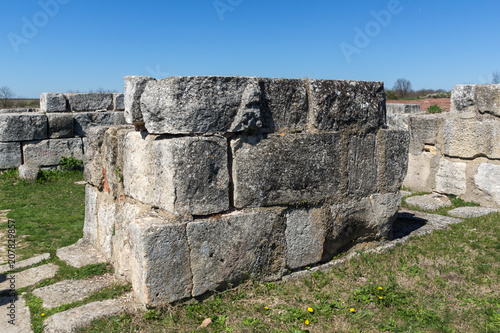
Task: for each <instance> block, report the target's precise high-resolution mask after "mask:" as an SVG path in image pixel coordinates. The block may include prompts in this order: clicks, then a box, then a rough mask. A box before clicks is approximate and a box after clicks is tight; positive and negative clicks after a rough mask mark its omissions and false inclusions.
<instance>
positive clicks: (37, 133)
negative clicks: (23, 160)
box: [0, 113, 47, 142]
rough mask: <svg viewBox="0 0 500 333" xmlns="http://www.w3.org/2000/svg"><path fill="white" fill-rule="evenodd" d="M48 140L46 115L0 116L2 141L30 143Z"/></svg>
mask: <svg viewBox="0 0 500 333" xmlns="http://www.w3.org/2000/svg"><path fill="white" fill-rule="evenodd" d="M46 138H47V116H46V115H44V114H41V113H27V114H22V113H5V114H0V141H4V142H7V141H29V140H43V139H46Z"/></svg>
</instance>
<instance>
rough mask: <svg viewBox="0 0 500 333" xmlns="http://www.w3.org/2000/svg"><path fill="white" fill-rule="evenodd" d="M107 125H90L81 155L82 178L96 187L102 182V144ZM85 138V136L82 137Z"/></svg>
mask: <svg viewBox="0 0 500 333" xmlns="http://www.w3.org/2000/svg"><path fill="white" fill-rule="evenodd" d="M108 128H109V127H107V126H96V127H91V128H89V130H88V133H87V138H86V139H87V143H86V145H85V146H86V149H85V154H84V156H83V163H84V169H83V178H84V179H85V181H86V182H87V183H89V184H91V185H93V186H95V187H97V188H102V186H103V184H104V171H103V170H104V164H103V160H102V144H103V141H104V134H105V133H106V131H107V130H108ZM84 139H85V138H84Z"/></svg>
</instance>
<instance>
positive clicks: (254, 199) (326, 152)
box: [231, 133, 341, 208]
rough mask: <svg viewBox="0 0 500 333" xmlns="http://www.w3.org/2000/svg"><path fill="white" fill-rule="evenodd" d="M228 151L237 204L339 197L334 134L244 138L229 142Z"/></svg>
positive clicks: (337, 147)
mask: <svg viewBox="0 0 500 333" xmlns="http://www.w3.org/2000/svg"><path fill="white" fill-rule="evenodd" d="M231 149H232V154H233V170H232V173H233V182H234V205H235V207H237V208H242V207H259V206H272V205H283V204H297V203H302V202H304V201H307V202H316V201H320V200H322V199H324V198H332V197H335V196H337V195H339V193H338V190H339V184H340V174H341V173H340V167H341V154H340V150H341V145H340V135H339V134H338V133H322V134H290V135H284V136H281V135H269V136H268V137H267V138H264V137H262V136H252V137H242V138H239V139H236V140H232V141H231Z"/></svg>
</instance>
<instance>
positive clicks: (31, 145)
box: [23, 138, 83, 166]
mask: <svg viewBox="0 0 500 333" xmlns="http://www.w3.org/2000/svg"><path fill="white" fill-rule="evenodd" d="M23 156H24V163H28V164H36V165H40V166H50V165H57V164H59V162H60V161H61V157H63V156H65V157H74V158H76V159H79V160H83V145H82V139H80V138H68V139H50V140H41V141H31V142H25V143H23Z"/></svg>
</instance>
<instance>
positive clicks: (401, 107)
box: [386, 103, 420, 115]
mask: <svg viewBox="0 0 500 333" xmlns="http://www.w3.org/2000/svg"><path fill="white" fill-rule="evenodd" d="M386 108H387V115H389V114H405V113H420V105H419V104H398V103H387V104H386Z"/></svg>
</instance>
